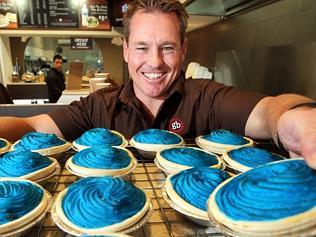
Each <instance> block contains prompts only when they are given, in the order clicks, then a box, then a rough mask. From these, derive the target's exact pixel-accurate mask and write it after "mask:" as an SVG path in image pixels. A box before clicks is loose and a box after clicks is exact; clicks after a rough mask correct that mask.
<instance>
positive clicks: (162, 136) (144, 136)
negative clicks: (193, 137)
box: [133, 128, 182, 144]
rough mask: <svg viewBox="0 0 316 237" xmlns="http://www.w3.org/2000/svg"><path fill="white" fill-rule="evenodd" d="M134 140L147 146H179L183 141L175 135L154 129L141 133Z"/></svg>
mask: <svg viewBox="0 0 316 237" xmlns="http://www.w3.org/2000/svg"><path fill="white" fill-rule="evenodd" d="M133 138H134V140H135V141H136V142H139V143H147V144H178V143H180V142H181V141H182V140H181V138H180V137H179V136H177V135H175V134H172V133H170V132H168V131H166V130H160V129H154V128H151V129H146V130H143V131H140V132H139V133H137V134H136V135H135V136H134V137H133Z"/></svg>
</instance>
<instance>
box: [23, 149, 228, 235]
mask: <svg viewBox="0 0 316 237" xmlns="http://www.w3.org/2000/svg"><path fill="white" fill-rule="evenodd" d="M128 149H130V150H131V151H132V152H133V153H134V155H135V157H137V159H138V162H139V163H138V166H137V168H136V169H135V170H134V171H133V172H132V173H131V174H129V175H128V176H127V177H126V178H125V179H126V180H128V181H130V182H132V183H133V184H134V185H135V186H137V187H139V188H141V189H143V190H144V191H145V192H146V193H147V194H148V195H149V196H150V197H151V200H152V203H153V207H154V211H153V214H152V215H151V217H150V219H149V221H148V222H147V223H146V224H145V225H144V226H143V227H141V228H140V229H138V230H136V231H135V232H132V233H129V234H128V235H130V236H135V237H151V236H152V237H158V236H159V237H176V236H188V237H189V236H192V237H193V236H223V235H222V234H221V233H220V232H219V231H218V230H217V229H215V228H214V227H208V228H206V227H203V226H199V225H197V224H194V223H193V222H191V221H189V220H187V219H186V218H185V217H184V216H183V215H182V214H180V213H178V212H176V211H175V210H173V209H172V208H171V207H170V206H169V205H168V204H167V203H166V202H165V200H164V199H163V197H162V190H161V187H162V185H163V183H164V181H165V178H166V175H165V174H164V173H163V172H162V171H160V170H159V169H158V168H157V167H156V165H155V164H154V163H152V161H149V160H146V159H144V158H143V157H142V156H140V155H139V154H138V153H137V152H136V151H135V150H134V149H132V148H128ZM72 155H73V152H68V153H67V154H66V156H65V157H63V158H62V160H60V159H59V160H58V161H59V162H60V163H61V166H62V167H63V164H64V163H65V161H66V159H67V158H68V157H70V156H72ZM76 180H78V177H77V176H75V175H73V174H72V173H70V172H69V171H68V170H66V169H65V168H62V171H61V172H60V174H59V175H56V176H55V177H54V178H51V179H50V180H48V182H47V183H46V184H45V185H44V188H45V189H46V190H48V191H49V192H50V193H51V194H52V195H53V197H54V198H56V196H57V194H58V193H59V192H60V191H62V190H64V189H65V188H66V187H68V186H69V185H70V184H72V183H73V182H75V181H76ZM28 236H33V237H42V236H54V237H62V236H66V234H65V233H64V232H63V231H62V230H61V229H59V228H58V227H57V226H56V225H55V223H54V222H53V221H52V219H51V214H50V212H48V213H47V214H46V216H45V218H44V220H43V221H42V222H41V223H40V224H39V226H38V227H35V228H33V229H32V231H31V232H30V233H29V234H28ZM67 236H68V235H67Z"/></svg>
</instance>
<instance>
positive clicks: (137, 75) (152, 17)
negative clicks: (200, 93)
mask: <svg viewBox="0 0 316 237" xmlns="http://www.w3.org/2000/svg"><path fill="white" fill-rule="evenodd" d="M186 45H187V43H186V41H185V42H184V43H183V44H181V38H180V29H179V23H178V19H177V16H176V14H175V13H162V12H158V11H155V12H151V13H146V12H144V11H142V10H140V11H138V12H136V13H135V15H134V16H133V17H132V19H131V22H130V35H129V39H128V42H126V41H124V59H125V61H126V62H127V63H128V70H129V74H130V76H131V78H132V79H133V85H134V91H135V94H136V96H137V97H138V98H139V99H141V100H146V99H153V98H155V99H165V98H166V97H167V96H168V90H169V88H170V86H171V84H172V83H173V82H174V81H175V80H176V78H177V77H178V75H179V73H180V71H181V64H182V62H183V60H184V56H185V53H186Z"/></svg>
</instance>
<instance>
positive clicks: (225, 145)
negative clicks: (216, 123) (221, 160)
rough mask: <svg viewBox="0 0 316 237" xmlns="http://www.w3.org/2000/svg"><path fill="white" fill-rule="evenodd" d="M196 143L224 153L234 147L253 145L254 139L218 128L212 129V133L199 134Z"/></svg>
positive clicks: (209, 149)
mask: <svg viewBox="0 0 316 237" xmlns="http://www.w3.org/2000/svg"><path fill="white" fill-rule="evenodd" d="M195 143H196V144H197V145H198V146H199V147H201V148H202V149H204V150H207V151H210V152H214V153H216V154H223V153H224V152H226V151H229V150H232V149H237V148H240V147H244V146H252V145H253V140H251V139H250V138H248V137H243V136H241V135H239V134H236V133H234V132H231V131H228V130H224V129H218V130H213V131H211V133H210V134H207V135H202V136H198V137H197V138H196V139H195Z"/></svg>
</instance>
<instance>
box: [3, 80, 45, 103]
mask: <svg viewBox="0 0 316 237" xmlns="http://www.w3.org/2000/svg"><path fill="white" fill-rule="evenodd" d="M6 86H7V88H8V90H9V92H10V94H11V96H12V98H13V99H15V100H17V99H48V90H47V85H46V83H45V82H38V83H35V82H32V83H26V82H18V83H7V84H6Z"/></svg>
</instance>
